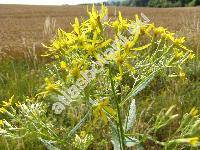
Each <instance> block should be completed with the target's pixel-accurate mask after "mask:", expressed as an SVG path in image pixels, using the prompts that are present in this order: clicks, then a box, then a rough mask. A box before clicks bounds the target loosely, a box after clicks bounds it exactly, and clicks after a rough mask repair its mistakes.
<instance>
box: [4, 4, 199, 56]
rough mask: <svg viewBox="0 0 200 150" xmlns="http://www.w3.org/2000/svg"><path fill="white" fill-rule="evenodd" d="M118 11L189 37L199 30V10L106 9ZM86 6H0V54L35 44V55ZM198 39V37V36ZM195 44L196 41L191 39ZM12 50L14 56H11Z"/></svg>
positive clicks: (113, 11) (16, 52)
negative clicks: (142, 15)
mask: <svg viewBox="0 0 200 150" xmlns="http://www.w3.org/2000/svg"><path fill="white" fill-rule="evenodd" d="M118 10H120V11H121V12H122V14H123V15H124V16H126V17H127V18H132V17H134V14H136V13H137V14H140V13H141V12H142V13H144V14H145V15H146V16H147V17H148V18H149V19H150V20H151V21H152V22H155V23H156V25H163V26H165V27H168V28H169V29H170V30H172V31H184V32H181V33H183V34H185V35H187V36H189V34H190V32H192V36H194V32H196V33H199V30H200V7H196V8H192V7H191V8H164V9H163V8H133V7H117V8H116V10H115V7H110V8H109V17H115V16H116V11H118ZM86 15H87V13H86V6H84V5H79V6H67V5H66V6H28V5H0V52H1V54H3V53H2V52H6V53H9V54H12V55H13V54H14V55H15V56H16V55H19V54H22V52H23V51H24V50H26V49H27V48H28V47H32V46H33V45H36V50H37V52H39V51H41V50H42V49H43V48H42V46H41V44H40V43H41V42H45V41H48V40H49V39H50V38H51V37H52V35H53V33H55V32H54V31H55V30H56V28H59V27H61V28H63V29H65V30H70V28H71V25H70V22H73V18H74V17H75V16H78V17H81V16H83V17H85V16H86ZM198 36H200V35H199V34H198ZM195 41H196V40H195ZM13 51H14V53H13Z"/></svg>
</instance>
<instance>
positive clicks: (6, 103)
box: [3, 95, 14, 107]
mask: <svg viewBox="0 0 200 150" xmlns="http://www.w3.org/2000/svg"><path fill="white" fill-rule="evenodd" d="M13 98H14V95H13V96H12V97H11V98H10V99H9V100H8V102H6V101H3V106H4V107H10V106H11V104H12V101H13Z"/></svg>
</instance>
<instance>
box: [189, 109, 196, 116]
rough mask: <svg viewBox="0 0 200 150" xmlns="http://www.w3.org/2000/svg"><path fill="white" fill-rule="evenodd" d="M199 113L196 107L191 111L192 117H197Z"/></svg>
mask: <svg viewBox="0 0 200 150" xmlns="http://www.w3.org/2000/svg"><path fill="white" fill-rule="evenodd" d="M197 113H198V109H196V107H193V108H192V109H191V111H190V115H192V116H196V115H197Z"/></svg>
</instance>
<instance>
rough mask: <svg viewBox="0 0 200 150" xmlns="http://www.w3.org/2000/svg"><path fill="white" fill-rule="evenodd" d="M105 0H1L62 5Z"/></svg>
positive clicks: (4, 1)
mask: <svg viewBox="0 0 200 150" xmlns="http://www.w3.org/2000/svg"><path fill="white" fill-rule="evenodd" d="M103 1H105V0H0V4H29V5H62V4H70V5H76V4H83V3H94V2H95V3H97V2H103Z"/></svg>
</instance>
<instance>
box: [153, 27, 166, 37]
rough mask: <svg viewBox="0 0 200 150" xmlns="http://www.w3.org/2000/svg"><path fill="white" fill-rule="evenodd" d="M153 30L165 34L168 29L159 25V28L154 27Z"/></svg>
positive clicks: (156, 33)
mask: <svg viewBox="0 0 200 150" xmlns="http://www.w3.org/2000/svg"><path fill="white" fill-rule="evenodd" d="M153 30H154V33H155V35H158V34H163V33H165V31H166V29H165V28H163V27H158V28H156V27H155V28H153Z"/></svg>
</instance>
